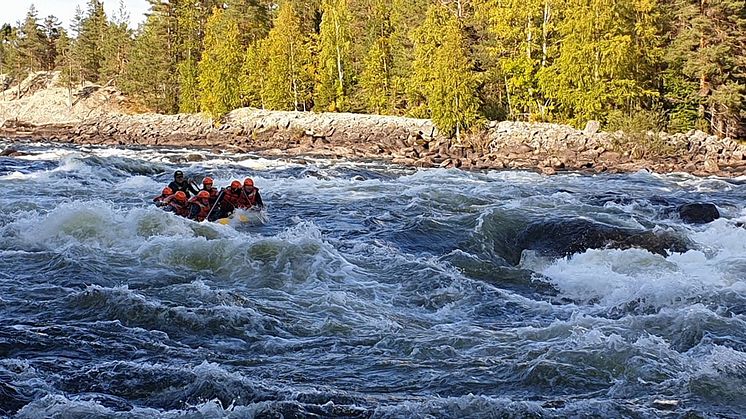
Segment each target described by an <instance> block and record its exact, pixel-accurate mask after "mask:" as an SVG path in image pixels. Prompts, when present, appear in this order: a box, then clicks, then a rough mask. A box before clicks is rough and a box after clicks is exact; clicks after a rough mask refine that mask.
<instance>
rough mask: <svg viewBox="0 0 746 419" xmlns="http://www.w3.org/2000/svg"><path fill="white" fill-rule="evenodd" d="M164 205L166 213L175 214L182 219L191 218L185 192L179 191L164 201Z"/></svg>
mask: <svg viewBox="0 0 746 419" xmlns="http://www.w3.org/2000/svg"><path fill="white" fill-rule="evenodd" d="M163 203H164V205H163V206H162V208H163V210H164V211H167V212H173V213H174V214H176V215H179V216H181V217H187V216H189V206H188V203H187V197H186V194H185V193H184V191H178V192H176V193H175V194H173V195H171V196H169V197H168V198H166V199H164V200H163Z"/></svg>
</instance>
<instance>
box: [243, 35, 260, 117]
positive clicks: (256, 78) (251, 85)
mask: <svg viewBox="0 0 746 419" xmlns="http://www.w3.org/2000/svg"><path fill="white" fill-rule="evenodd" d="M266 49H267V42H265V41H264V40H262V41H258V42H255V43H253V44H252V45H249V47H248V48H247V49H246V55H245V56H244V60H243V65H242V67H241V68H242V71H241V77H240V78H239V82H240V94H241V103H242V104H243V105H246V106H253V107H256V108H265V99H264V96H263V95H264V94H265V93H266V91H267V88H266V85H267V72H266V71H265V70H266V66H265V63H266V55H267V53H266Z"/></svg>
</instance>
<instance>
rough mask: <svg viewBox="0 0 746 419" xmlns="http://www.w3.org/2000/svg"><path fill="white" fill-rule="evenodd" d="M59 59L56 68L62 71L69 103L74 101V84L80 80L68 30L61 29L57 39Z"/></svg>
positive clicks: (62, 82) (61, 80)
mask: <svg viewBox="0 0 746 419" xmlns="http://www.w3.org/2000/svg"><path fill="white" fill-rule="evenodd" d="M56 47H57V57H56V58H57V61H56V62H55V68H56V69H58V70H59V71H60V83H61V84H62V85H63V86H65V87H66V88H67V105H68V106H72V103H73V92H72V90H73V85H74V84H75V83H77V82H79V80H78V79H77V76H78V67H77V63H76V62H75V60H74V57H73V45H72V40H71V39H70V37H69V36H68V35H67V31H65V30H64V29H62V30H60V36H59V38H58V40H57V45H56Z"/></svg>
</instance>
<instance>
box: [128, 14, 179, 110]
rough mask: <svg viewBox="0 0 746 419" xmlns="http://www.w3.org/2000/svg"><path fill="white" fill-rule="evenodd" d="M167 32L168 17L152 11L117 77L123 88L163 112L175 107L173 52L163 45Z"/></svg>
mask: <svg viewBox="0 0 746 419" xmlns="http://www.w3.org/2000/svg"><path fill="white" fill-rule="evenodd" d="M168 33H169V22H168V17H167V16H163V15H162V14H161V13H159V12H154V13H151V14H150V15H149V16H148V17H147V19H146V20H145V23H144V24H143V25H142V27H141V28H140V31H139V34H138V35H137V37H136V39H135V42H134V45H133V47H132V51H131V53H130V56H129V61H128V62H127V65H126V66H125V70H124V74H123V75H122V77H121V78H120V81H119V84H120V87H121V89H122V91H123V92H125V93H128V94H130V95H131V96H133V97H135V98H138V99H140V100H141V101H142V103H143V104H144V105H145V106H147V107H149V108H150V109H152V110H155V111H157V112H163V113H172V112H175V111H176V110H177V109H178V107H177V97H176V91H177V90H176V88H177V85H176V78H175V75H174V64H173V56H172V55H171V51H170V50H169V49H168V48H165V47H164V39H167V37H168Z"/></svg>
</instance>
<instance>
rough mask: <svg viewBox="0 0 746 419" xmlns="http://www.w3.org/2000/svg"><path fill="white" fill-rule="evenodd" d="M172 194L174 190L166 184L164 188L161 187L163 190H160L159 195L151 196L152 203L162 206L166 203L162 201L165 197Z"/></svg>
mask: <svg viewBox="0 0 746 419" xmlns="http://www.w3.org/2000/svg"><path fill="white" fill-rule="evenodd" d="M173 194H174V191H172V190H171V188H169V187H168V186H166V187H165V188H163V192H161V194H160V195H158V196H156V197H155V198H153V203H154V204H155V206H156V207H162V206H164V205H166V203H165V202H164V201H165V200H166V198H168V197H169V196H171V195H173Z"/></svg>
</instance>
